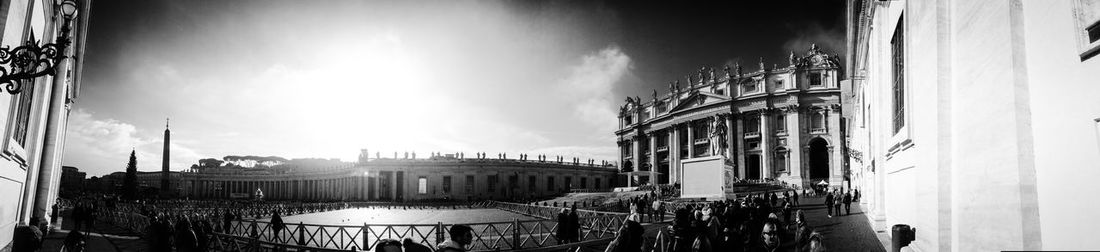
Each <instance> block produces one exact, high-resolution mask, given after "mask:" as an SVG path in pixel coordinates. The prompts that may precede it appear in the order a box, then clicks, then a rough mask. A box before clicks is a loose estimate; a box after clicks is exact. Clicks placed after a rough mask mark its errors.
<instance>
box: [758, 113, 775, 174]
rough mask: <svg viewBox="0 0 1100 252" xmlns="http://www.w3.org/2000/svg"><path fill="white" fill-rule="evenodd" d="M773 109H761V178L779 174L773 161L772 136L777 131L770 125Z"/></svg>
mask: <svg viewBox="0 0 1100 252" xmlns="http://www.w3.org/2000/svg"><path fill="white" fill-rule="evenodd" d="M771 114H772V113H771V111H769V110H768V109H763V110H761V111H760V128H759V129H760V177H761V178H773V179H778V178H779V176H778V175H777V174H775V167H774V166H773V165H774V164H773V163H774V162H773V161H772V156H773V155H772V151H774V150H772V144H771V141H772V136H774V134H775V133H773V132H772V130H771V128H772V127H769V123H768V121H769V120H768V117H770V116H771Z"/></svg>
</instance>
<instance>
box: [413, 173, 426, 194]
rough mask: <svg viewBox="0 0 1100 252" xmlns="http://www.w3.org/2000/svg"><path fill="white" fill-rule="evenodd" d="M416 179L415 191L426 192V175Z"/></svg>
mask: <svg viewBox="0 0 1100 252" xmlns="http://www.w3.org/2000/svg"><path fill="white" fill-rule="evenodd" d="M416 181H417V186H416V193H419V194H428V177H424V176H420V178H419V179H417V180H416Z"/></svg>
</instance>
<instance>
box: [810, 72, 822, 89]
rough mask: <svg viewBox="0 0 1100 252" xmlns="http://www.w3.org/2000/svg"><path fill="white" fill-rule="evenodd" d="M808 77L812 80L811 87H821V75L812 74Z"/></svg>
mask: <svg viewBox="0 0 1100 252" xmlns="http://www.w3.org/2000/svg"><path fill="white" fill-rule="evenodd" d="M807 76H808V78H809V79H810V87H820V86H821V73H810V74H809V75H807Z"/></svg>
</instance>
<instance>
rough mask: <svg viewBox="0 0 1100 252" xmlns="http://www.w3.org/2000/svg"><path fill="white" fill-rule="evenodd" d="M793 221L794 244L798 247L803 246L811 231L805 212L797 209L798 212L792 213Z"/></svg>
mask: <svg viewBox="0 0 1100 252" xmlns="http://www.w3.org/2000/svg"><path fill="white" fill-rule="evenodd" d="M794 222H795V231H794V245H795V247H797V248H799V249H802V248H805V247H806V246H807V245H808V243H809V239H810V235H811V234H812V232H813V231H812V229H811V228H810V225H809V223H806V214H804V213H802V210H798V212H795V214H794Z"/></svg>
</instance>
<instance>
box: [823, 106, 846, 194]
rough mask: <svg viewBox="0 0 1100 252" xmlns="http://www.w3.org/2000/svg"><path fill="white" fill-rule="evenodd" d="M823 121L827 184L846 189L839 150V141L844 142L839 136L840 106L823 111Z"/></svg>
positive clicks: (841, 151)
mask: <svg viewBox="0 0 1100 252" xmlns="http://www.w3.org/2000/svg"><path fill="white" fill-rule="evenodd" d="M825 120H826V122H827V124H825V132H827V133H828V134H829V175H831V176H829V183H830V184H833V185H842V186H843V187H844V188H848V184H847V183H844V153H843V149H841V146H843V145H842V142H841V141H844V140H843V139H841V136H840V127H841V125H840V105H837V106H830V107H829V109H827V110H826V111H825ZM834 181H835V184H834Z"/></svg>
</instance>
